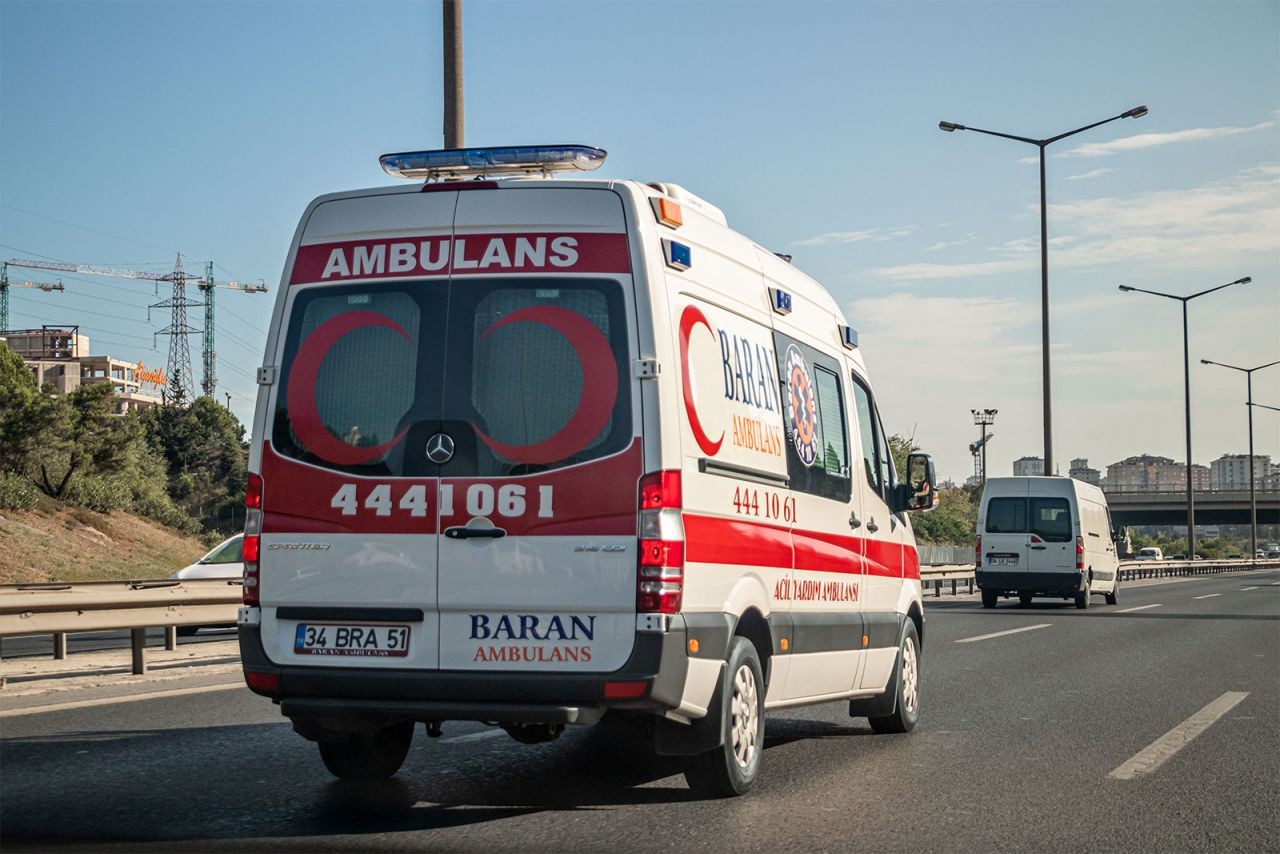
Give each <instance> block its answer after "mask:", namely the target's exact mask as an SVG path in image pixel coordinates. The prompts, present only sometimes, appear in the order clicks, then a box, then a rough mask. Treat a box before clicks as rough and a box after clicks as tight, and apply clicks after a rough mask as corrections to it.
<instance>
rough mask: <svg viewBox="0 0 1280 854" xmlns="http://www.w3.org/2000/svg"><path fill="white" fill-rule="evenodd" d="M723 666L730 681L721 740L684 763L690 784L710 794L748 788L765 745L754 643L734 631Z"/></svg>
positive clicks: (761, 682)
mask: <svg viewBox="0 0 1280 854" xmlns="http://www.w3.org/2000/svg"><path fill="white" fill-rule="evenodd" d="M725 670H726V673H727V674H728V684H726V685H725V686H724V690H723V692H722V693H723V699H722V700H721V703H720V710H721V711H720V715H721V724H722V726H723V727H724V744H722V745H720V746H719V747H716V748H713V749H712V750H708V751H706V752H705V753H698V754H695V755H693V756H690V757H689V758H688V759H687V760H686V762H685V769H684V779H685V781H686V782H687V783H688V784H689V788H690V789H692V790H693V791H695V792H698V793H699V794H702V795H707V796H709V797H713V798H729V797H733V796H735V795H744V794H746V793H747V791H749V790H750V789H751V787H752V786H753V785H754V784H755V782H756V778H757V777H759V776H760V754H761V751H763V750H764V674H763V671H762V669H761V667H760V655H759V653H757V652H756V648H755V645H754V644H752V643H751V641H749V640H747V639H746V638H744V637H734V639H733V646H732V647H730V649H729V657H728V662H727V667H726V668H725Z"/></svg>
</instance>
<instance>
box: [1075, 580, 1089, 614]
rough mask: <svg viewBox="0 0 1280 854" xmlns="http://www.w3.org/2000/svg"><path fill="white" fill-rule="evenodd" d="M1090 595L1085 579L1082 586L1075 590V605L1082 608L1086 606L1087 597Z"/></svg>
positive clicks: (1087, 602)
mask: <svg viewBox="0 0 1280 854" xmlns="http://www.w3.org/2000/svg"><path fill="white" fill-rule="evenodd" d="M1091 595H1092V592H1091V591H1090V590H1089V582H1087V581H1086V582H1085V583H1084V587H1081V588H1080V589H1079V590H1078V591H1076V607H1077V608H1080V609H1082V610H1083V609H1085V608H1088V607H1089V597H1090V596H1091Z"/></svg>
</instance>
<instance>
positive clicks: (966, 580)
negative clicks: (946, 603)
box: [920, 558, 1280, 596]
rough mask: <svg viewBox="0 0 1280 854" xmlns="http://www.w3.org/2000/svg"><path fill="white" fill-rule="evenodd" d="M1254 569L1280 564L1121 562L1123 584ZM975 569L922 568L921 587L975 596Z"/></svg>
mask: <svg viewBox="0 0 1280 854" xmlns="http://www.w3.org/2000/svg"><path fill="white" fill-rule="evenodd" d="M1254 569H1280V560H1248V559H1240V558H1235V559H1232V560H1225V559H1224V560H1127V561H1121V562H1120V580H1121V581H1137V580H1138V579H1141V578H1169V577H1173V576H1187V575H1215V574H1217V573H1220V572H1242V571H1248V570H1254ZM973 570H974V567H973V566H922V567H920V584H921V585H922V586H923V588H924V589H925V590H932V591H933V595H934V596H941V595H942V590H943V587H945V586H946V585H947V584H948V583H949V584H950V585H951V595H952V596H955V595H957V594H958V593H959V587H960V584H962V583H963V584H964V585H965V586H966V588H967V589H966V592H968V593H973V591H974V589H975V586H974V577H973Z"/></svg>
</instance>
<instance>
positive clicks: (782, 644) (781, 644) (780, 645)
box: [778, 638, 791, 652]
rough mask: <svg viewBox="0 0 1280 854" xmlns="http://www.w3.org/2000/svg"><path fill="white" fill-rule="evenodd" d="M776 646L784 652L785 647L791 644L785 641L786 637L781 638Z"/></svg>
mask: <svg viewBox="0 0 1280 854" xmlns="http://www.w3.org/2000/svg"><path fill="white" fill-rule="evenodd" d="M778 646H779V647H781V648H782V651H783V652H786V651H787V647H789V646H791V644H789V643H787V639H786V638H783V639H782V641H781V642H779V644H778Z"/></svg>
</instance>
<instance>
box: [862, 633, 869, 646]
mask: <svg viewBox="0 0 1280 854" xmlns="http://www.w3.org/2000/svg"><path fill="white" fill-rule="evenodd" d="M869 643H871V638H869V637H867V636H866V635H863V636H862V645H863V646H866V645H867V644H869Z"/></svg>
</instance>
